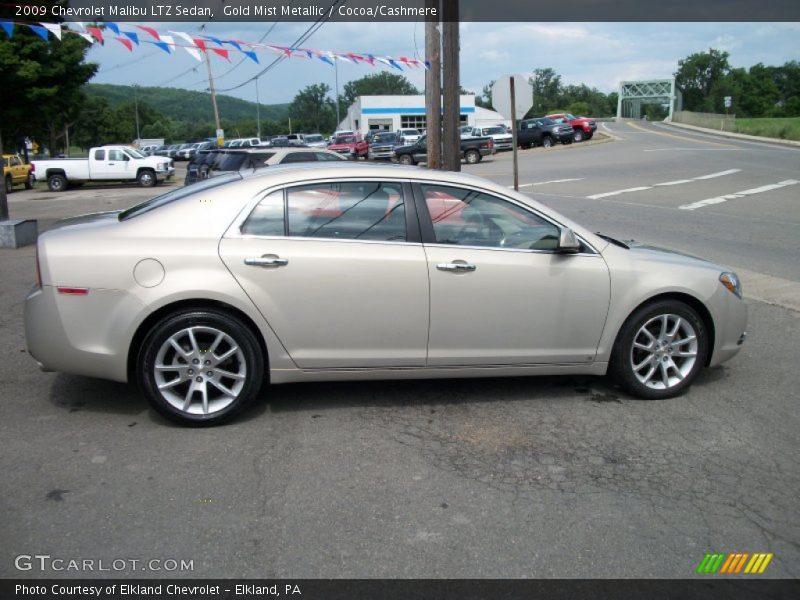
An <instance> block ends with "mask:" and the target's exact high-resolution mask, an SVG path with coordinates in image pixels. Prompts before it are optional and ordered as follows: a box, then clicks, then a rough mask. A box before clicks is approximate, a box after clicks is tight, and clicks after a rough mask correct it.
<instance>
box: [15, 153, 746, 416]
mask: <svg viewBox="0 0 800 600" xmlns="http://www.w3.org/2000/svg"><path fill="white" fill-rule="evenodd" d="M36 266H37V274H38V283H37V285H36V286H35V287H34V289H33V290H32V291H31V292H30V294H29V295H28V297H27V299H26V302H25V328H26V335H27V341H28V349H29V352H30V354H31V356H33V357H34V358H35V359H36V360H37V361H39V363H41V365H42V367H43V368H46V369H49V370H58V371H63V372H67V373H74V374H78V375H85V376H90V377H101V378H106V379H111V380H115V381H136V382H138V384H139V386H140V387H141V389H142V391H143V393H144V395H145V396H146V397H147V399H148V400H149V401H150V402H151V403H152V405H153V407H154V408H155V409H156V410H157V411H159V412H160V413H162V414H164V415H166V416H167V417H170V418H172V419H175V420H177V421H180V422H182V423H185V424H192V425H202V424H216V423H220V422H222V421H224V420H226V419H229V418H230V417H231V416H233V415H234V414H235V413H237V412H239V411H241V410H242V409H243V408H244V407H245V406H247V404H248V403H250V402H251V401H252V400H253V399H254V398H255V397H256V396H257V395H258V394H259V390H260V389H261V388H262V385H263V384H264V383H265V382H267V381H268V382H269V383H271V384H279V383H286V382H296V381H334V380H337V381H338V380H354V379H399V378H425V377H462V376H463V377H486V376H512V375H536V374H548V375H553V374H590V375H604V374H606V373H607V372H608V373H610V374H611V375H612V376H613V377H614V378H615V379H616V380H617V381H618V382H619V384H620V385H621V386H622V387H623V388H624V389H625V390H626V391H627V392H629V393H630V394H632V395H634V396H637V397H641V398H648V399H658V398H668V397H671V396H674V395H676V394H679V393H680V392H682V391H684V390H685V389H686V388H687V387H688V386H689V385H690V384H691V383H692V381H693V380H694V379H695V377H696V376H697V374H698V372H699V371H700V370H701V369H702V368H703V367H704V366H707V365H717V364H719V363H721V362H723V361H725V360H727V359H729V358H731V357H732V356H733V355H735V354H736V353H737V352H738V351H739V349H740V346H741V344H742V342H743V341H744V338H745V326H746V322H747V312H746V308H745V305H744V302H743V301H742V291H741V287H740V284H739V281H738V279H737V277H736V275H735V274H734V273H732V272H731V271H730V270H728V269H726V268H724V267H720V266H717V265H714V264H712V263H709V262H706V261H703V260H700V259H697V258H692V257H688V256H684V255H681V254H678V253H675V252H670V251H665V250H659V249H656V248H651V247H647V246H643V245H635V244H632V243H623V242H620V241H618V240H615V239H612V238H610V237H607V236H602V235H598V234H594V233H592V232H591V231H589V230H587V229H585V228H583V227H581V226H579V225H577V224H575V223H572V222H570V221H569V220H567V219H566V218H564V217H563V216H561V215H559V214H558V213H556V212H554V211H552V210H550V209H549V208H547V207H545V206H543V205H541V204H538V203H536V202H534V201H532V200H530V199H529V198H527V197H525V196H523V195H521V194H518V193H515V192H513V191H510V190H508V189H506V188H504V187H502V186H499V185H497V184H494V183H491V182H489V181H486V180H484V179H481V178H477V177H472V176H468V175H464V174H460V173H446V172H442V171H428V170H423V169H419V168H414V167H402V166H397V165H385V166H379V165H370V164H365V165H356V164H352V163H342V164H335V163H331V164H329V165H325V166H318V165H297V166H288V167H275V168H273V167H270V168H269V169H266V170H264V171H261V172H255V173H253V174H251V175H244V176H243V175H240V174H238V173H236V174H232V175H226V176H220V177H216V178H212V179H209V180H206V181H204V182H202V183H199V184H195V185H191V186H188V187H185V188H181V189H177V190H174V191H170V192H168V193H166V194H164V195H161V196H157V197H155V198H152V199H150V200H147V201H145V202H143V203H141V204H139V205H137V206H133V207H132V208H129V209H127V210H124V211H121V212H109V213H100V214H93V215H87V216H83V217H76V218H72V219H67V220H64V221H61V222H59V223H58V224H57V226H56V227H55V228H54V229H51V230H50V231H47V232H46V233H45V234H43V235H42V236H41V237H40V238H39V241H38V247H37V259H36Z"/></svg>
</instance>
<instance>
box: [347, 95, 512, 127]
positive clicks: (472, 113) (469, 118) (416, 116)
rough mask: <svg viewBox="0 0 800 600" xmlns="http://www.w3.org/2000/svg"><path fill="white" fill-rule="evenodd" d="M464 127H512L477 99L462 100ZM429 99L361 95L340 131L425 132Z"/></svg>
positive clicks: (420, 96)
mask: <svg viewBox="0 0 800 600" xmlns="http://www.w3.org/2000/svg"><path fill="white" fill-rule="evenodd" d="M460 98H461V100H460V105H461V124H462V125H471V126H473V127H489V126H492V125H500V124H503V125H511V121H510V120H509V119H504V118H503V115H501V114H500V113H498V112H495V111H493V110H488V109H486V108H482V107H480V106H475V96H473V95H471V94H470V95H465V96H461V97H460ZM425 128H426V122H425V96H424V95H418V96H359V97H358V98H356V101H355V102H353V104H351V105H350V106H349V107H348V109H347V114H346V115H345V117H344V119H343V120H342V122H341V123H339V127H338V128H337V129H350V130H352V131H359V132H361V133H367V132H368V131H370V130H374V129H377V130H384V131H397V130H398V129H425Z"/></svg>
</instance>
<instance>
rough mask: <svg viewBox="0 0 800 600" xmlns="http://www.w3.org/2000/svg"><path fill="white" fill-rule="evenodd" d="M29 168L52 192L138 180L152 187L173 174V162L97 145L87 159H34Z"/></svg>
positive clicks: (142, 184) (128, 149) (133, 150)
mask: <svg viewBox="0 0 800 600" xmlns="http://www.w3.org/2000/svg"><path fill="white" fill-rule="evenodd" d="M31 165H33V169H32V171H31V173H32V174H33V176H34V177H36V179H44V180H46V181H47V187H48V188H50V191H51V192H63V191H64V190H66V189H67V187H69V184H70V183H76V184H78V183H84V182H86V181H138V182H139V185H141V186H143V187H151V186H154V185H155V184H156V183H158V182H159V181H164V180H165V179H166V178H167V177H170V176H171V175H173V174H174V173H175V166H174V164H173V162H172V159H169V158H165V157H163V156H145V155H144V154H142V153H141V152H139V151H138V150H136V149H135V148H129V147H128V146H100V147H98V148H92V149H91V150H90V152H89V158H53V159H50V160H34V161H32V162H31Z"/></svg>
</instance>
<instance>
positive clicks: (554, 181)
mask: <svg viewBox="0 0 800 600" xmlns="http://www.w3.org/2000/svg"><path fill="white" fill-rule="evenodd" d="M582 180H583V177H573V178H571V179H551V180H550V181H537V182H535V183H520V184H519V187H521V188H524V187H531V186H534V185H547V184H548V183H568V182H570V181H582ZM508 189H510V190H513V189H514V186H513V185H510V186H508Z"/></svg>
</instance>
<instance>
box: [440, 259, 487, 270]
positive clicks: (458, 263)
mask: <svg viewBox="0 0 800 600" xmlns="http://www.w3.org/2000/svg"><path fill="white" fill-rule="evenodd" d="M436 268H437V269H439V270H440V271H451V272H455V273H465V272H468V271H474V270H475V269H477V267H476V266H475V265H473V264H471V263H468V262H465V261H463V260H454V261H453V262H449V263H439V264H438V265H436Z"/></svg>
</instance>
